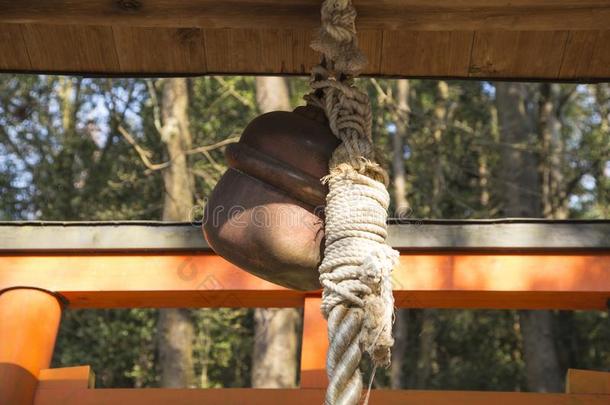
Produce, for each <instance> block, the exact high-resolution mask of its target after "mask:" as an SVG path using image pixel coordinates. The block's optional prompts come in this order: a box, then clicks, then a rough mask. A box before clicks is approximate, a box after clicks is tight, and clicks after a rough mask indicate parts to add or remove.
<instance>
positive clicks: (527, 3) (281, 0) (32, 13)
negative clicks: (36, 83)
mask: <svg viewBox="0 0 610 405" xmlns="http://www.w3.org/2000/svg"><path fill="white" fill-rule="evenodd" d="M354 4H355V6H356V8H357V10H358V26H359V27H360V28H363V29H386V30H397V29H402V30H419V31H423V30H445V31H449V30H455V31H467V30H473V29H481V30H536V31H540V30H570V29H574V30H592V29H606V28H608V24H607V21H608V20H609V19H610V4H608V2H607V1H605V0H544V1H541V0H512V1H510V2H507V1H505V0H468V1H458V0H386V1H379V0H357V1H355V2H354ZM0 10H2V13H0V22H14V23H46V24H84V25H129V26H141V27H188V28H191V27H204V28H267V27H274V28H294V27H298V28H304V29H314V28H316V27H317V26H318V25H319V19H320V0H266V1H248V0H223V1H216V0H196V1H195V0H173V1H171V2H168V1H163V0H147V1H133V0H132V1H125V0H120V1H107V0H89V1H84V2H75V1H69V0H20V1H12V0H0Z"/></svg>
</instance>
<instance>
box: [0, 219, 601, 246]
mask: <svg viewBox="0 0 610 405" xmlns="http://www.w3.org/2000/svg"><path fill="white" fill-rule="evenodd" d="M388 241H389V243H390V244H391V245H392V246H394V247H395V248H398V249H400V250H404V251H408V250H413V251H421V250H440V251H449V250H485V251H492V250H499V251H500V250H535V251H537V250H541V251H544V250H567V251H572V250H589V249H590V250H594V249H598V250H608V249H610V221H599V222H532V221H524V222H512V223H510V222H509V223H503V222H493V221H491V222H469V221H456V222H448V223H436V222H420V221H413V222H412V223H410V224H401V225H396V224H393V225H390V226H389V239H388ZM122 250H127V251H129V250H137V251H209V247H208V245H207V244H206V243H205V240H204V239H203V236H202V233H201V228H200V225H199V224H171V223H170V224H159V223H155V222H135V223H129V222H127V223H103V222H102V223H85V224H80V223H65V224H62V223H59V224H55V223H46V224H44V225H41V224H39V223H18V224H13V223H2V224H0V252H1V251H4V252H19V251H24V252H26V251H28V252H29V251H46V252H48V251H98V252H103V251H122Z"/></svg>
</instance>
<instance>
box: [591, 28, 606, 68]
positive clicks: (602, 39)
mask: <svg viewBox="0 0 610 405" xmlns="http://www.w3.org/2000/svg"><path fill="white" fill-rule="evenodd" d="M608 25H610V20H609V22H608ZM590 73H591V75H592V77H605V78H610V30H608V31H600V32H599V34H598V37H597V46H596V47H595V50H594V53H593V59H592V62H591V72H590Z"/></svg>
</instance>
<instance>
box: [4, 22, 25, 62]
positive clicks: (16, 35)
mask: <svg viewBox="0 0 610 405" xmlns="http://www.w3.org/2000/svg"><path fill="white" fill-rule="evenodd" d="M31 67H32V66H31V64H30V58H29V56H28V52H27V49H26V47H25V41H24V40H23V34H22V33H21V26H20V25H18V24H0V70H12V69H24V68H25V69H31Z"/></svg>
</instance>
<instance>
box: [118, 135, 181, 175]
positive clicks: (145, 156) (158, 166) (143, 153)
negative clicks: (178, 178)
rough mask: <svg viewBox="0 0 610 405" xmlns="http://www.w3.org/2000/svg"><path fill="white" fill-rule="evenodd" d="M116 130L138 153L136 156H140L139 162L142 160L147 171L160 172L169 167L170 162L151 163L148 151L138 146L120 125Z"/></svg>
mask: <svg viewBox="0 0 610 405" xmlns="http://www.w3.org/2000/svg"><path fill="white" fill-rule="evenodd" d="M118 130H119V133H120V134H121V135H122V136H123V138H125V140H126V141H127V142H128V143H129V144H130V145H131V146H133V148H134V149H135V151H136V152H137V153H138V156H140V160H142V163H144V166H146V167H147V168H148V169H150V170H162V169H165V168H167V167H169V166H170V165H171V162H163V163H152V162H151V161H150V156H151V155H152V153H151V152H150V151H149V150H147V149H144V148H142V147H141V146H140V145H138V143H137V142H136V140H135V139H134V138H133V136H131V134H130V133H129V132H128V131H127V130H126V129H125V128H124V127H123V126H122V125H119V126H118Z"/></svg>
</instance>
